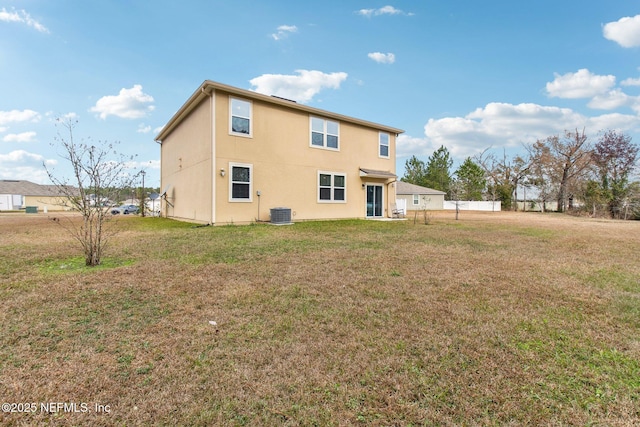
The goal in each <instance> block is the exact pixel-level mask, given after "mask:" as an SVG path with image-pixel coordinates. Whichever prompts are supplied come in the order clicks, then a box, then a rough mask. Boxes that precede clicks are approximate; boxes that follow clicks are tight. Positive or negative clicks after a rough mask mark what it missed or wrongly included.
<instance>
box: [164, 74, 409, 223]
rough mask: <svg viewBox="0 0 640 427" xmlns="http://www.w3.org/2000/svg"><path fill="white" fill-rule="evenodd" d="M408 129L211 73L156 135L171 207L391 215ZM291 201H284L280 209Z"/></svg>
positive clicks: (195, 214) (223, 214) (233, 213)
mask: <svg viewBox="0 0 640 427" xmlns="http://www.w3.org/2000/svg"><path fill="white" fill-rule="evenodd" d="M402 132H404V131H403V130H401V129H396V128H393V127H390V126H385V125H381V124H376V123H371V122H368V121H365V120H360V119H356V118H353V117H348V116H344V115H340V114H336V113H332V112H329V111H324V110H321V109H317V108H313V107H309V106H306V105H302V104H298V103H296V102H294V101H290V100H286V99H282V98H278V97H274V96H266V95H262V94H259V93H256V92H253V91H249V90H244V89H239V88H235V87H232V86H228V85H224V84H220V83H216V82H213V81H209V80H207V81H205V82H204V83H202V85H200V87H199V88H198V89H197V90H196V91H195V92H194V93H193V95H191V97H190V98H189V99H188V100H187V102H186V103H185V104H184V105H183V106H182V107H181V108H180V109H179V110H178V111H177V112H176V114H175V115H174V116H173V117H172V118H171V120H169V122H168V123H167V124H166V125H165V126H164V128H163V129H162V131H161V132H160V133H159V134H158V136H157V137H156V141H157V142H158V143H160V147H161V148H160V151H161V189H162V200H163V203H162V215H163V216H167V217H170V218H176V219H183V220H188V221H194V222H200V223H209V224H229V223H234V224H241V223H250V222H254V221H269V220H270V214H271V213H272V212H273V211H272V209H276V210H277V212H282V211H284V212H286V210H289V209H290V211H289V212H290V216H291V220H292V221H300V220H314V219H338V218H382V217H388V216H390V215H391V204H392V203H395V182H396V178H397V177H396V173H395V155H396V138H397V136H398V135H399V134H400V133H402ZM279 208H285V209H279Z"/></svg>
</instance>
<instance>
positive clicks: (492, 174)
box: [475, 148, 531, 210]
mask: <svg viewBox="0 0 640 427" xmlns="http://www.w3.org/2000/svg"><path fill="white" fill-rule="evenodd" d="M488 150H489V149H488V148H487V149H486V150H484V151H483V152H482V153H480V154H479V155H477V156H475V162H476V163H477V164H478V165H480V167H481V168H482V169H484V171H485V174H486V176H487V181H488V182H487V189H488V191H489V194H491V195H492V199H493V201H495V199H496V197H497V198H499V199H500V200H501V201H502V203H503V206H508V208H509V209H514V208H515V210H518V185H519V184H521V183H522V182H523V181H524V179H525V178H526V177H527V176H528V174H529V171H530V169H531V160H530V159H529V158H523V157H520V156H515V157H514V158H513V159H509V158H508V157H507V153H506V152H503V154H502V158H501V159H498V158H497V157H496V156H495V155H494V154H493V153H489V152H488Z"/></svg>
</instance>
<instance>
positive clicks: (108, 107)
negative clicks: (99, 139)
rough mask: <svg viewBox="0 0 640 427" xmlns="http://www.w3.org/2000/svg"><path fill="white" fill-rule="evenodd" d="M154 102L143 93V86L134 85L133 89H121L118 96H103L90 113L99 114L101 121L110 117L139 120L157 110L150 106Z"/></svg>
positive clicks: (149, 96)
mask: <svg viewBox="0 0 640 427" xmlns="http://www.w3.org/2000/svg"><path fill="white" fill-rule="evenodd" d="M152 102H153V97H152V96H151V95H147V94H146V93H144V92H142V86H141V85H134V86H133V87H132V88H131V89H125V88H123V89H120V93H119V94H118V95H107V96H103V97H102V98H100V99H99V100H98V102H97V103H96V105H95V106H93V107H91V108H90V109H89V111H90V112H92V113H98V114H99V116H100V118H101V119H106V118H107V117H108V116H116V117H120V118H123V119H139V118H141V117H145V116H146V115H147V114H148V113H150V112H151V111H153V110H154V109H155V107H154V106H153V105H148V104H150V103H152Z"/></svg>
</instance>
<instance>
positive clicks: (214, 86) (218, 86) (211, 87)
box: [154, 80, 404, 144]
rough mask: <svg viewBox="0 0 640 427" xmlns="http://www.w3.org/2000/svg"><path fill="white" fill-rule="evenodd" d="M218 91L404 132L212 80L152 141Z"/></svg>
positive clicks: (185, 104)
mask: <svg viewBox="0 0 640 427" xmlns="http://www.w3.org/2000/svg"><path fill="white" fill-rule="evenodd" d="M216 90H220V91H223V92H228V93H230V94H233V95H238V96H242V97H245V98H250V99H255V100H259V101H263V102H266V103H270V104H275V105H281V106H284V107H287V108H291V109H294V110H300V111H305V112H308V113H310V114H317V115H319V116H323V117H327V118H332V119H336V120H339V121H343V122H349V123H353V124H356V125H360V126H365V127H370V128H375V129H379V130H383V131H386V132H390V133H394V134H396V135H399V134H401V133H404V130H402V129H398V128H395V127H392V126H386V125H383V124H380V123H375V122H370V121H367V120H362V119H358V118H355V117H350V116H346V115H343V114H338V113H333V112H331V111H327V110H322V109H320V108H315V107H309V106H307V105H304V104H299V103H297V102H294V101H290V100H287V99H284V98H278V97H274V96H270V95H264V94H261V93H258V92H254V91H251V90H246V89H240V88H237V87H234V86H229V85H226V84H223V83H218V82H214V81H212V80H205V81H204V82H202V84H201V85H200V86H199V87H198V89H196V91H195V92H194V93H193V94H192V95H191V96H190V97H189V99H188V100H187V101H186V102H185V103H184V104H183V105H182V107H180V109H179V110H178V111H177V112H176V113H175V114H174V115H173V116H172V117H171V119H169V121H168V122H167V124H165V125H164V127H163V128H162V130H161V131H160V132H159V133H158V135H156V137H155V138H154V140H155V141H156V142H158V143H160V144H162V140H163V139H165V138H166V137H167V136H168V135H169V134H170V133H171V131H173V129H175V127H176V126H178V124H180V122H181V121H182V120H183V119H184V118H185V117H186V116H187V115H188V114H189V113H190V112H191V111H193V109H194V108H195V107H196V106H197V105H198V104H199V103H200V102H201V101H202V100H203V99H204V98H205V97H208V96H211V94H212V93H213V92H214V91H216Z"/></svg>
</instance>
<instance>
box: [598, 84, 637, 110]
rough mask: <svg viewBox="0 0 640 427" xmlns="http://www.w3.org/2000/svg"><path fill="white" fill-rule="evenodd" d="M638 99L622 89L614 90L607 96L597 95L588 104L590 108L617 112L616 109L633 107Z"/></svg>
mask: <svg viewBox="0 0 640 427" xmlns="http://www.w3.org/2000/svg"><path fill="white" fill-rule="evenodd" d="M637 99H638V98H637V97H634V96H629V95H627V94H625V93H624V92H622V90H620V89H614V90H611V91H609V92H607V93H606V94H602V95H596V96H594V97H593V99H592V100H591V101H589V103H588V104H587V105H588V106H589V107H590V108H597V109H600V110H615V109H616V108H620V107H624V106H627V105H633V104H634V103H635V102H637Z"/></svg>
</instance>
